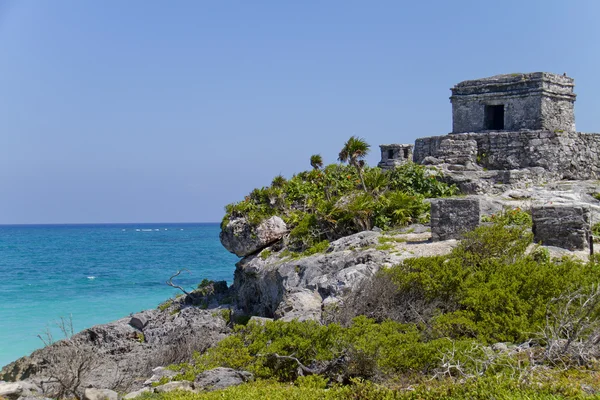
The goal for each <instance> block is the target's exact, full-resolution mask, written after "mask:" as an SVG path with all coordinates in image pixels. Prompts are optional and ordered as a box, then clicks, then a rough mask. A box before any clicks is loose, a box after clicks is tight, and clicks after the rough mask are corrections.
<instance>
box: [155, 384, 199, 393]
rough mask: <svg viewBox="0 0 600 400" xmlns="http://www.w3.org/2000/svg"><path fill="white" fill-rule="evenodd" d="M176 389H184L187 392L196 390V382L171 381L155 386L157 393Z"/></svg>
mask: <svg viewBox="0 0 600 400" xmlns="http://www.w3.org/2000/svg"><path fill="white" fill-rule="evenodd" d="M176 390H184V391H186V392H193V391H194V384H193V383H192V382H189V381H178V382H169V383H165V384H164V385H160V386H157V387H155V388H154V391H155V392H156V393H167V392H174V391H176Z"/></svg>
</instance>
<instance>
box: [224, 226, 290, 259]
mask: <svg viewBox="0 0 600 400" xmlns="http://www.w3.org/2000/svg"><path fill="white" fill-rule="evenodd" d="M286 232H287V226H286V224H285V222H283V220H282V219H281V218H279V217H277V216H273V217H271V218H269V219H267V220H265V221H263V222H261V223H260V224H258V225H254V224H251V223H250V222H248V221H247V220H246V219H245V218H235V219H233V220H230V221H229V222H228V224H227V225H226V226H225V227H223V229H222V230H221V234H220V235H219V238H220V239H221V243H222V244H223V247H225V248H226V249H227V250H228V251H230V252H231V253H233V254H235V255H237V256H238V257H245V256H248V255H250V254H254V253H256V252H258V251H259V250H262V249H264V248H265V247H267V246H269V245H271V244H273V243H274V242H276V241H278V240H279V239H281V238H282V237H283V235H285V233H286Z"/></svg>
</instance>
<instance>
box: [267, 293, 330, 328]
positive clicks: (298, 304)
mask: <svg viewBox="0 0 600 400" xmlns="http://www.w3.org/2000/svg"><path fill="white" fill-rule="evenodd" d="M322 301H323V299H321V296H320V295H319V293H317V292H315V291H312V290H308V289H300V290H296V291H293V292H291V293H288V294H287V295H286V296H285V297H284V300H283V301H282V302H281V303H280V304H279V307H278V308H277V310H275V318H279V319H281V320H283V321H291V320H294V319H297V320H298V321H306V320H315V321H319V320H320V319H321V303H322Z"/></svg>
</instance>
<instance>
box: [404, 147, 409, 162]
mask: <svg viewBox="0 0 600 400" xmlns="http://www.w3.org/2000/svg"><path fill="white" fill-rule="evenodd" d="M404 159H405V160H408V149H404Z"/></svg>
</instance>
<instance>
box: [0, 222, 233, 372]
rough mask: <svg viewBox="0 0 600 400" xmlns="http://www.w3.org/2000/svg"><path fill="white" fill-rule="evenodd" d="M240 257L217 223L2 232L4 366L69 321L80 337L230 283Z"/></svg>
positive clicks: (0, 357)
mask: <svg viewBox="0 0 600 400" xmlns="http://www.w3.org/2000/svg"><path fill="white" fill-rule="evenodd" d="M237 260H238V258H237V257H236V256H235V255H233V254H231V253H229V252H228V251H227V250H225V249H224V248H223V247H222V246H221V243H220V242H219V225H218V224H102V225H20V226H0V280H1V282H0V367H2V366H4V365H6V364H8V363H9V362H11V361H14V360H16V359H17V358H19V357H22V356H25V355H28V354H29V353H31V352H32V351H33V350H35V349H37V348H40V347H42V346H43V343H42V341H41V340H40V339H39V338H38V337H37V335H38V334H42V333H43V332H44V331H46V329H50V331H51V332H52V334H53V336H54V338H55V339H60V338H61V334H60V331H59V330H58V328H57V326H56V322H57V321H58V320H59V319H60V318H61V317H64V318H71V319H72V321H73V326H74V329H75V330H76V331H80V330H82V329H85V328H88V327H91V326H93V325H97V324H102V323H106V322H110V321H113V320H115V319H119V318H122V317H125V316H127V315H129V314H130V313H134V312H137V311H141V310H144V309H148V308H154V307H156V306H157V305H158V304H159V303H161V302H163V301H164V300H166V299H167V298H169V297H171V296H174V295H175V294H177V293H178V290H176V289H173V288H171V287H169V286H167V285H166V284H165V281H166V280H167V279H169V277H170V276H171V275H172V274H173V273H175V272H176V271H177V270H179V269H183V268H186V269H188V270H189V273H187V272H184V273H182V274H181V275H180V276H179V277H178V278H177V279H175V282H176V283H179V284H180V285H181V286H183V287H186V288H190V289H192V288H194V287H196V286H197V284H198V283H199V282H200V281H201V280H202V279H203V278H207V279H212V280H226V281H227V282H228V284H231V282H232V280H233V271H234V269H235V265H234V264H235V262H237Z"/></svg>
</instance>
